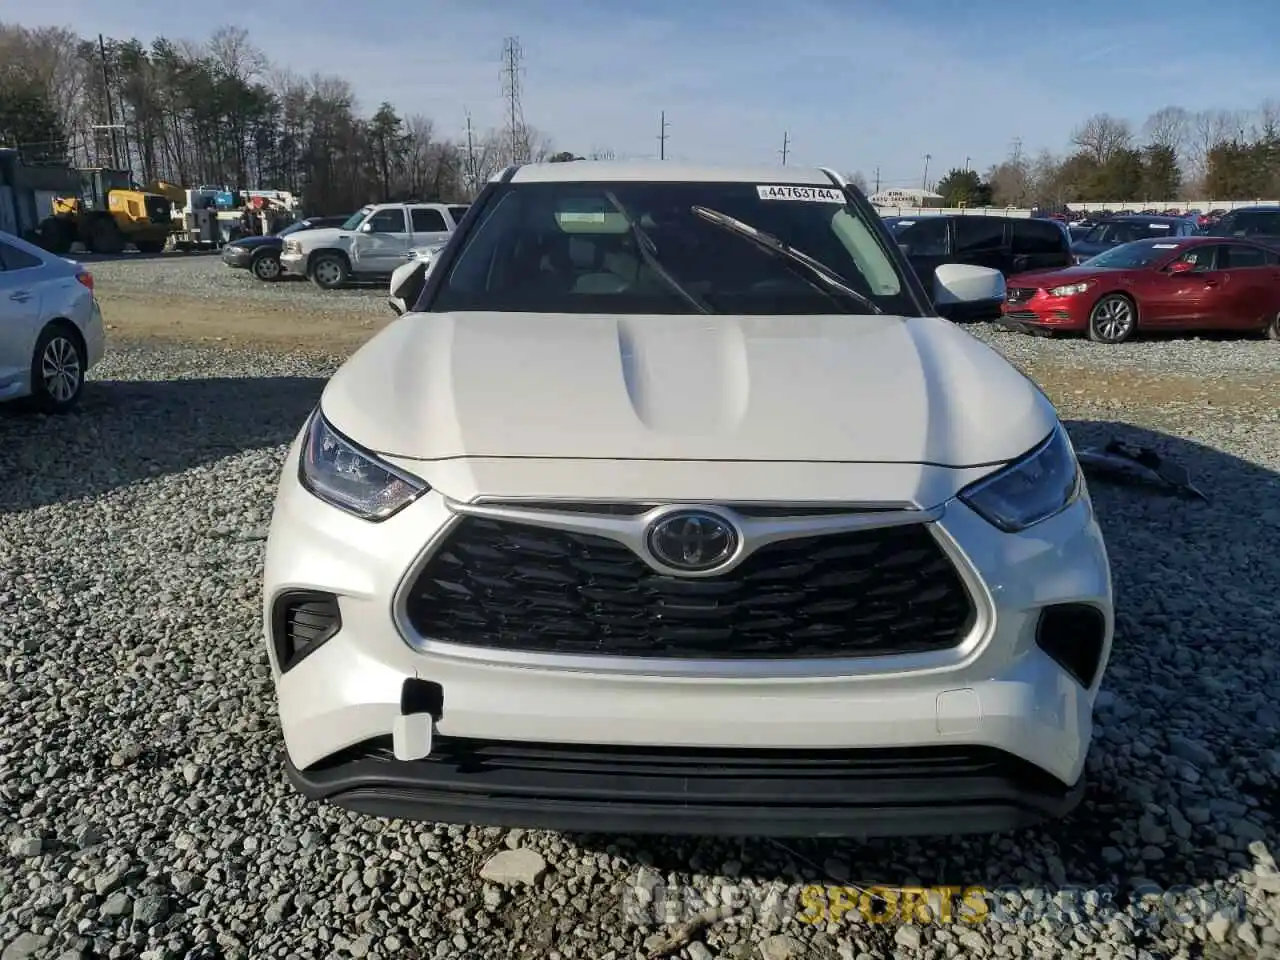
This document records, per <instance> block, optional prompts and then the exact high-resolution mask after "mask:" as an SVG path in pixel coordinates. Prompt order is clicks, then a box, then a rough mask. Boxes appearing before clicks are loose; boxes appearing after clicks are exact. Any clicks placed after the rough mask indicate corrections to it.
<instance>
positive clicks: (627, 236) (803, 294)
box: [429, 181, 920, 316]
mask: <svg viewBox="0 0 1280 960" xmlns="http://www.w3.org/2000/svg"><path fill="white" fill-rule="evenodd" d="M695 208H700V209H704V210H706V209H709V210H713V211H716V212H718V213H721V214H724V215H727V216H728V217H732V218H734V219H735V220H737V221H739V222H741V223H742V224H745V225H747V226H749V227H751V228H754V229H755V230H757V231H760V232H762V233H764V234H767V235H768V236H769V237H771V238H773V239H775V240H777V241H780V242H781V243H782V244H785V245H787V246H788V247H790V248H793V249H794V250H796V251H799V252H800V253H802V254H805V255H807V256H808V257H810V258H813V259H815V260H817V261H818V262H819V263H820V264H821V266H822V267H824V268H826V269H827V270H829V271H830V273H831V274H832V275H833V276H834V278H835V279H837V280H838V281H839V282H840V283H841V284H843V285H845V286H847V287H848V288H849V289H850V290H852V291H853V292H855V293H856V294H858V295H859V296H860V297H864V298H866V300H867V301H869V303H870V304H871V306H867V305H861V304H859V303H858V300H857V298H855V297H850V296H847V295H840V294H839V291H838V290H836V291H835V292H836V296H835V297H834V298H833V289H832V288H830V285H829V283H825V282H823V281H822V280H821V279H820V278H815V275H814V272H813V269H812V268H811V267H808V266H805V265H803V264H800V263H797V262H796V260H795V259H794V258H792V257H788V256H782V255H779V254H778V253H777V252H776V251H775V250H769V249H765V248H764V247H762V246H761V244H760V243H758V242H756V241H753V240H752V239H750V238H748V237H745V236H742V235H741V234H740V233H737V232H734V231H731V230H726V229H725V228H724V226H723V225H721V224H717V223H713V222H710V221H709V220H708V219H706V218H705V217H704V216H700V215H699V214H698V213H695V212H694V209H695ZM872 216H873V215H869V214H864V213H863V211H861V210H859V209H858V208H857V207H855V206H853V205H852V204H850V203H849V202H848V200H847V199H846V198H845V196H844V194H843V193H842V192H841V191H840V190H839V189H836V188H834V187H812V186H809V187H787V186H778V185H769V184H764V185H758V184H754V183H714V182H709V183H634V182H621V181H620V182H616V183H533V184H519V183H515V184H508V185H505V186H503V187H500V188H499V189H498V192H497V193H495V194H494V195H493V196H492V197H491V199H490V201H489V202H488V203H487V204H486V207H485V209H484V210H483V211H482V212H481V217H480V220H479V221H478V222H477V224H476V226H475V228H474V229H472V230H470V231H468V234H467V237H466V240H465V243H464V245H463V247H462V249H461V250H460V251H459V254H458V258H457V260H455V261H454V263H453V264H452V265H451V267H450V269H449V273H448V275H447V276H446V277H444V278H443V280H442V282H441V286H440V288H439V291H438V292H437V295H436V297H435V298H434V300H433V302H432V304H431V306H430V308H429V309H431V310H434V311H460V310H494V311H503V312H530V313H614V314H618V313H622V314H696V313H707V312H710V313H729V314H757V315H759V314H830V313H858V314H871V313H874V312H876V311H877V310H880V311H883V312H884V313H888V314H897V315H905V316H913V315H916V314H918V313H919V310H920V307H919V306H917V305H916V303H915V300H914V298H913V296H912V294H911V292H910V290H909V289H908V287H907V285H906V283H905V282H904V280H903V278H902V276H901V275H900V274H899V272H898V266H897V263H896V261H895V260H894V259H892V258H891V257H890V256H889V254H888V252H887V251H886V249H885V248H884V246H883V245H882V243H881V241H880V239H879V238H878V236H877V231H876V227H877V226H878V225H876V224H874V221H873V219H871V218H872Z"/></svg>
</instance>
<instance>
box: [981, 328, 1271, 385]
mask: <svg viewBox="0 0 1280 960" xmlns="http://www.w3.org/2000/svg"><path fill="white" fill-rule="evenodd" d="M969 330H970V331H971V332H972V333H973V334H974V335H975V336H977V337H978V338H979V339H980V340H984V341H986V342H987V343H989V344H991V345H992V346H994V347H996V349H998V350H1000V352H1001V353H1003V354H1004V355H1005V356H1007V357H1008V358H1009V359H1010V360H1012V361H1014V362H1015V363H1021V362H1027V361H1030V362H1036V363H1058V364H1062V365H1064V366H1077V365H1078V366H1087V367H1090V368H1093V369H1100V370H1133V371H1134V372H1135V373H1143V374H1150V373H1158V372H1162V371H1167V372H1170V373H1178V374H1184V375H1189V376H1194V377H1196V378H1199V379H1202V380H1220V379H1228V378H1232V377H1240V376H1253V375H1255V374H1275V373H1276V372H1277V371H1280V343H1275V342H1273V341H1270V340H1266V339H1263V338H1261V337H1252V338H1250V337H1241V336H1239V335H1237V334H1231V335H1229V336H1228V335H1221V336H1214V337H1206V338H1198V337H1197V338H1178V339H1172V338H1168V337H1160V338H1156V337H1150V338H1148V337H1142V338H1139V339H1135V340H1131V341H1129V342H1128V343H1122V344H1118V345H1115V346H1104V345H1101V344H1095V343H1091V342H1090V341H1089V340H1088V339H1087V338H1085V337H1032V336H1027V335H1026V334H1021V333H1013V332H1011V331H1008V330H1005V329H1002V328H1000V327H997V326H995V325H994V324H989V323H981V324H973V325H972V326H970V327H969Z"/></svg>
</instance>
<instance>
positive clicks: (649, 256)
mask: <svg viewBox="0 0 1280 960" xmlns="http://www.w3.org/2000/svg"><path fill="white" fill-rule="evenodd" d="M604 195H605V198H606V199H607V200H608V201H609V202H610V203H612V204H613V205H614V207H615V208H616V209H617V211H618V213H620V214H622V218H623V219H624V220H626V221H627V226H628V227H630V228H631V235H632V236H633V237H635V238H636V246H637V247H639V249H640V257H641V259H642V260H644V262H645V264H646V265H647V266H648V267H649V269H650V270H652V271H653V272H654V273H656V274H657V275H658V276H659V277H660V278H661V279H662V282H663V283H665V284H666V285H667V286H668V287H670V288H671V289H672V290H674V291H675V292H676V293H678V294H679V295H680V296H681V297H682V298H683V299H684V300H685V301H686V302H688V304H689V305H690V306H692V307H693V309H695V310H697V311H698V312H699V313H711V308H710V307H708V306H707V305H706V304H705V303H703V302H702V301H701V300H699V299H698V298H697V297H695V296H694V295H693V294H692V293H690V292H689V291H688V290H686V289H685V288H684V287H683V286H681V284H680V281H679V280H677V279H676V278H675V277H673V276H672V275H671V274H670V273H668V272H667V268H666V267H664V266H663V265H662V263H661V262H660V261H659V260H658V257H657V254H656V251H657V249H658V245H657V244H656V243H654V242H653V238H652V237H651V236H649V235H648V234H647V233H645V232H644V231H643V230H642V229H640V225H639V224H638V223H636V222H635V220H633V219H632V217H631V214H629V213H628V212H627V208H626V207H624V206H623V205H622V203H621V202H620V201H619V200H618V198H617V197H615V196H614V195H613V192H612V191H610V190H606V191H605V192H604Z"/></svg>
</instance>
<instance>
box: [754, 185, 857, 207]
mask: <svg viewBox="0 0 1280 960" xmlns="http://www.w3.org/2000/svg"><path fill="white" fill-rule="evenodd" d="M756 193H758V194H759V195H760V199H761V200H803V201H808V202H809V203H841V204H842V203H844V202H845V200H844V194H843V193H841V192H840V191H839V190H833V189H832V188H830V187H791V186H786V185H785V184H773V185H765V186H758V187H756Z"/></svg>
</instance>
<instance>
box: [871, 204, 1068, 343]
mask: <svg viewBox="0 0 1280 960" xmlns="http://www.w3.org/2000/svg"><path fill="white" fill-rule="evenodd" d="M885 224H886V225H887V226H888V227H889V232H890V233H892V234H893V235H894V238H895V239H896V240H897V241H898V245H899V246H900V247H902V249H903V252H904V253H905V254H906V255H907V259H908V260H910V261H911V265H912V266H913V267H914V268H915V271H916V274H917V275H918V276H919V277H920V279H921V280H922V281H923V282H924V284H925V286H926V288H927V289H932V288H933V272H934V271H935V270H936V269H937V268H938V267H940V266H942V264H944V263H967V264H970V265H972V266H975V267H991V268H992V269H994V270H999V271H1000V272H1001V273H1003V274H1005V275H1006V276H1009V275H1010V274H1015V273H1023V272H1025V271H1027V270H1056V269H1058V268H1060V267H1065V266H1068V265H1069V264H1070V263H1071V241H1070V237H1069V235H1068V233H1067V226H1066V224H1064V223H1061V222H1059V221H1057V220H1049V219H1043V218H1040V217H1030V218H1029V217H1000V216H986V215H982V214H945V215H938V216H918V217H886V218H885ZM999 311H1000V303H999V302H996V303H994V304H985V303H978V304H972V305H971V304H965V307H964V309H963V310H961V311H958V312H957V311H955V310H952V311H951V312H949V313H947V314H945V315H946V316H947V318H948V319H951V320H973V319H981V318H982V317H984V316H987V315H992V316H995V315H997V314H998V313H999Z"/></svg>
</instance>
